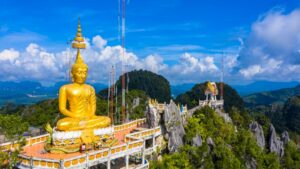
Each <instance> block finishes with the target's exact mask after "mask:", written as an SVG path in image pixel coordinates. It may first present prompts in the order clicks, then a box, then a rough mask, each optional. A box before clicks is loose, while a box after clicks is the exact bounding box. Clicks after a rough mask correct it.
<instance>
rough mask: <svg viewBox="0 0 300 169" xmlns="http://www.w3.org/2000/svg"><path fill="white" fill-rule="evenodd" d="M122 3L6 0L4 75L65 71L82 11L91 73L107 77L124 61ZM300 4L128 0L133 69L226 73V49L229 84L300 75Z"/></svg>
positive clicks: (0, 33)
mask: <svg viewBox="0 0 300 169" xmlns="http://www.w3.org/2000/svg"><path fill="white" fill-rule="evenodd" d="M118 2H119V1H118V0H110V1H104V0H103V1H101V0H94V1H78V0H74V1H66V0H61V1H54V0H53V1H26V2H25V1H13V0H1V1H0V11H1V12H0V44H1V45H0V65H1V67H2V68H1V69H2V70H1V72H2V73H0V80H2V81H6V80H8V81H10V80H11V81H21V80H37V81H41V82H43V83H51V82H56V81H60V80H62V79H64V78H66V74H65V73H63V72H64V71H66V69H68V59H66V57H68V56H69V55H71V56H73V55H74V51H73V53H71V52H68V50H67V49H66V48H67V44H66V42H67V41H68V40H70V39H72V38H73V37H74V34H75V30H76V24H77V18H78V17H80V18H81V23H82V29H83V35H84V36H85V37H86V39H87V43H89V45H88V46H90V48H88V49H87V50H86V52H85V53H84V54H85V55H84V57H85V58H86V61H87V63H88V64H89V65H90V72H89V73H90V77H89V80H91V81H97V82H104V83H105V82H107V75H108V72H109V68H110V66H111V65H116V66H117V67H118V65H119V64H120V61H121V60H122V58H121V57H120V56H119V53H120V50H121V49H120V46H119V45H120V41H119V27H118V15H119V9H118V7H119V6H118ZM299 7H300V2H299V1H296V0H289V1H286V0H281V1H279V0H272V1H269V0H266V1H261V0H260V1H259V0H252V1H246V0H236V1H197V0H151V1H150V0H142V1H141V0H127V1H126V51H127V52H126V56H127V57H126V58H127V59H126V60H127V62H128V63H127V64H128V69H140V68H142V69H148V70H151V71H154V72H156V73H159V74H162V75H164V76H166V77H167V78H168V79H169V80H170V81H171V83H174V84H178V83H195V82H200V81H204V80H219V79H220V60H221V55H222V53H224V57H225V62H226V63H225V69H226V70H225V80H226V81H227V82H229V83H234V84H236V83H248V82H251V81H256V80H272V81H299V80H300V78H299V77H297V73H298V72H300V58H299V54H298V53H299V52H298V48H299V47H300V38H295V37H298V36H299V35H300V21H297V18H298V16H300V14H299V13H300V12H299ZM298 20H300V19H299V18H298ZM285 27H287V28H288V29H284V28H285ZM298 28H299V30H298ZM281 35H282V36H284V37H280V36H281ZM299 37H300V36H299ZM281 39H283V41H282V42H281ZM277 40H278V43H277ZM281 43H284V45H283V44H281ZM286 44H287V45H286ZM298 44H299V47H298V46H297V45H298ZM67 55H68V56H67ZM252 58H253V59H252ZM64 59H65V60H64ZM62 60H64V61H62ZM95 60H96V61H95ZM60 62H62V63H60ZM99 65H101V66H99ZM99 67H100V68H101V69H99ZM286 67H289V69H288V70H286ZM278 72H280V74H278ZM49 77H51V78H49Z"/></svg>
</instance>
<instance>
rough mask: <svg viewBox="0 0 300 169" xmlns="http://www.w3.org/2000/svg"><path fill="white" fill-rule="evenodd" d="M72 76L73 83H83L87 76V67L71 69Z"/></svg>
mask: <svg viewBox="0 0 300 169" xmlns="http://www.w3.org/2000/svg"><path fill="white" fill-rule="evenodd" d="M72 77H73V80H74V82H75V83H78V84H84V82H85V80H86V77H87V69H86V68H81V67H78V68H75V69H73V70H72Z"/></svg>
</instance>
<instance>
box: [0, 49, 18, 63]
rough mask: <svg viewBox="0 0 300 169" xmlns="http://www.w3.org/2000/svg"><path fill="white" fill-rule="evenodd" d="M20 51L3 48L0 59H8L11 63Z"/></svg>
mask: <svg viewBox="0 0 300 169" xmlns="http://www.w3.org/2000/svg"><path fill="white" fill-rule="evenodd" d="M19 56H20V53H19V52H18V51H16V50H14V49H5V50H3V51H2V52H0V61H10V62H11V63H12V62H14V61H15V60H16V59H17V58H18V57H19Z"/></svg>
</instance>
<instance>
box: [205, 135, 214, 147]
mask: <svg viewBox="0 0 300 169" xmlns="http://www.w3.org/2000/svg"><path fill="white" fill-rule="evenodd" d="M206 143H207V144H208V145H209V146H210V147H214V146H215V142H214V141H213V139H212V138H211V137H207V139H206Z"/></svg>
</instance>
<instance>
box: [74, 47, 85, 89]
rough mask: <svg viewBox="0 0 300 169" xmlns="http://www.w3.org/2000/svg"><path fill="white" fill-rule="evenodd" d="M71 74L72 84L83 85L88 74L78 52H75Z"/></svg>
mask: <svg viewBox="0 0 300 169" xmlns="http://www.w3.org/2000/svg"><path fill="white" fill-rule="evenodd" d="M71 73H72V80H73V82H74V83H78V84H84V82H85V80H86V78H87V74H88V66H87V65H86V64H85V63H84V62H83V59H82V58H81V55H80V52H79V50H78V52H77V57H76V61H75V63H74V64H73V66H72V70H71Z"/></svg>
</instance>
